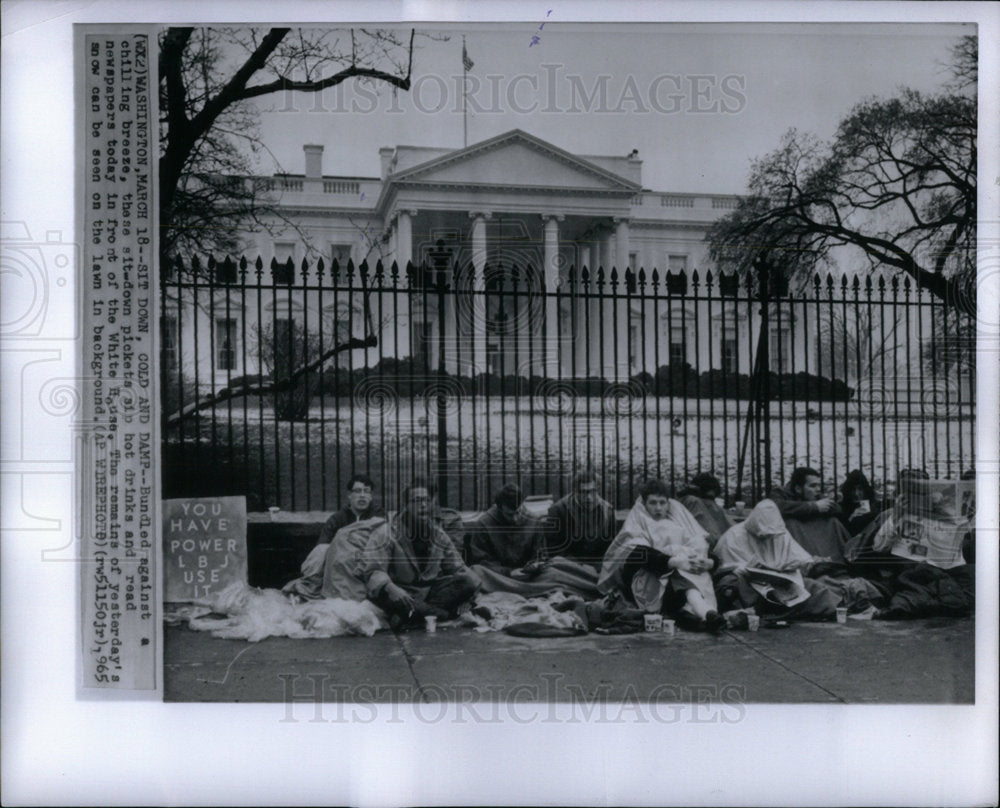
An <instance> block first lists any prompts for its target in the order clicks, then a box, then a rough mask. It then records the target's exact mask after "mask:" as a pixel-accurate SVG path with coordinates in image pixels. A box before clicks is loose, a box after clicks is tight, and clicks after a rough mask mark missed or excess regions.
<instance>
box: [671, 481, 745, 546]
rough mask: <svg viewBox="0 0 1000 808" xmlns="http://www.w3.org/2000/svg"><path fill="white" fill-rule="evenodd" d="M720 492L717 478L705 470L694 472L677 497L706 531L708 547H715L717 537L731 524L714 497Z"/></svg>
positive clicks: (720, 488)
mask: <svg viewBox="0 0 1000 808" xmlns="http://www.w3.org/2000/svg"><path fill="white" fill-rule="evenodd" d="M721 494H722V486H721V485H720V484H719V481H718V479H716V478H715V477H713V476H712V475H711V474H708V473H707V472H702V473H701V474H696V475H694V477H692V478H691V482H690V483H689V484H688V487H687V488H685V489H684V490H683V491H681V492H680V494H679V495H678V499H679V500H680V502H681V505H683V506H684V507H685V508H687V509H688V510H689V511H691V515H692V516H693V517H694V518H695V519H696V520H698V524H699V525H701V526H702V527H703V528H704V529H705V532H706V533H708V544H709V548H712V547H715V543H716V542H717V541H718V540H719V537H720V536H721V535H722V534H723V533H725V532H726V531H727V530H729V528H731V527H732V526H733V522H732V520H731V519H730V518H729V517H728V516H727V515H726V512H725V511H724V510H723V509H722V507H721V506H720V505H719V503H718V502H716V499H717V498H718V497H719V496H721Z"/></svg>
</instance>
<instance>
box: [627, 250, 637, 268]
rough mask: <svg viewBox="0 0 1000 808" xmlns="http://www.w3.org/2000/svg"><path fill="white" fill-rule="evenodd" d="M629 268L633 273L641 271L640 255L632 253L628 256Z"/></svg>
mask: <svg viewBox="0 0 1000 808" xmlns="http://www.w3.org/2000/svg"><path fill="white" fill-rule="evenodd" d="M628 268H629V269H631V270H632V271H633V272H635V271H636V270H638V269H639V253H637V252H630V253H629V254H628Z"/></svg>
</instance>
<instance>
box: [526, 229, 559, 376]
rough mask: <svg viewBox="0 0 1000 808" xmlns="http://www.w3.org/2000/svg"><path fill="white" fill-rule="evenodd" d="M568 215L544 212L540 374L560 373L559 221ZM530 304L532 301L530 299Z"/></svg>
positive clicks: (553, 374)
mask: <svg viewBox="0 0 1000 808" xmlns="http://www.w3.org/2000/svg"><path fill="white" fill-rule="evenodd" d="M565 218H566V217H565V216H563V215H562V214H559V213H543V214H542V221H543V222H544V223H545V253H544V259H543V262H544V274H545V294H546V297H545V331H544V334H545V348H544V350H543V351H542V352H541V355H540V357H539V365H540V368H539V370H540V375H542V376H550V377H551V376H556V375H558V374H559V309H558V306H557V305H556V299H555V293H556V287H558V285H559V223H560V222H561V221H563V220H564V219H565ZM529 304H530V301H529Z"/></svg>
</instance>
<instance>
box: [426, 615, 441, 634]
mask: <svg viewBox="0 0 1000 808" xmlns="http://www.w3.org/2000/svg"><path fill="white" fill-rule="evenodd" d="M424 627H425V628H426V629H427V633H428V634H436V633H437V630H438V619H437V618H436V617H435V616H434V615H432V614H429V615H427V617H425V618H424Z"/></svg>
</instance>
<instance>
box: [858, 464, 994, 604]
mask: <svg viewBox="0 0 1000 808" xmlns="http://www.w3.org/2000/svg"><path fill="white" fill-rule="evenodd" d="M942 483H944V485H945V487H947V483H946V482H945V481H932V480H931V479H930V478H929V476H928V474H927V472H926V471H924V470H923V469H903V470H902V471H900V473H899V477H898V480H897V484H896V498H895V501H894V502H893V505H892V507H891V508H887V509H886V510H884V511H883V512H882V513H881V514H879V518H878V519H876V520H874V521H873V522H872V523H871V524H870V525H869V526H868V527H867V528H866V529H865V530H864V531H862V532H861V533H860V534H858V535H857V536H855V537H854V539H852V541H851V543H850V544H849V545H848V548H847V557H848V562H849V563H850V564H851V568H852V569H853V570H855V571H856V572H857V573H858V574H861V575H865V576H866V577H867V578H869V579H871V580H873V581H876V582H877V583H878V584H879V585H880V586H882V587H884V588H886V589H888V590H889V592H890V593H891V597H890V598H889V601H888V603H887V605H886V607H885V608H883V609H880V610H879V611H878V612H876V613H875V619H880V620H904V619H914V618H918V617H933V616H949V617H963V616H967V615H969V614H971V613H972V611H973V608H974V606H975V555H974V552H975V551H974V546H973V543H972V537H973V535H974V534H973V532H972V531H973V529H974V528H973V524H972V519H974V517H975V503H974V502H972V501H964V502H960V503H955V502H954V501H952V502H949V501H948V500H947V499H945V498H943V497H942V494H941V490H940V487H939V486H941V484H942Z"/></svg>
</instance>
